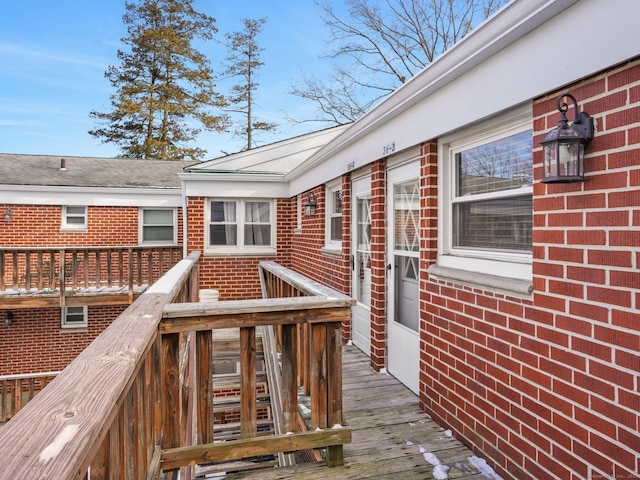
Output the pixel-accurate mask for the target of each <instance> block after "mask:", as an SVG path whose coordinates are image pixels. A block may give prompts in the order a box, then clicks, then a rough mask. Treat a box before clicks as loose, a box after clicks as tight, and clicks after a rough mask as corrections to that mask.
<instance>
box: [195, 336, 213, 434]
mask: <svg viewBox="0 0 640 480" xmlns="http://www.w3.org/2000/svg"><path fill="white" fill-rule="evenodd" d="M212 341H213V339H212V334H211V330H204V331H199V332H197V333H196V362H197V366H196V376H197V380H196V381H197V390H198V392H197V402H198V405H197V413H196V417H197V428H196V430H197V431H196V434H197V436H196V443H198V444H204V443H213V375H212V372H211V362H212V351H211V350H212Z"/></svg>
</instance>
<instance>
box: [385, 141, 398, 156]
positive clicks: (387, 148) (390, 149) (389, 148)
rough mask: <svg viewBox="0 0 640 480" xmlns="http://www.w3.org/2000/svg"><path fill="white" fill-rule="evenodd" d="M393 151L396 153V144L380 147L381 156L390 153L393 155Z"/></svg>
mask: <svg viewBox="0 0 640 480" xmlns="http://www.w3.org/2000/svg"><path fill="white" fill-rule="evenodd" d="M395 151H396V142H393V143H389V144H387V145H385V146H384V147H382V154H383V155H389V154H390V153H393V152H395Z"/></svg>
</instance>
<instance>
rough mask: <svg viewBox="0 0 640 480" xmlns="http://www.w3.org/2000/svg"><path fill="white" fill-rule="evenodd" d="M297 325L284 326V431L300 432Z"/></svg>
mask: <svg viewBox="0 0 640 480" xmlns="http://www.w3.org/2000/svg"><path fill="white" fill-rule="evenodd" d="M297 332H298V326H297V325H283V326H282V414H283V421H282V431H284V432H295V431H297V430H298V422H297V418H298V381H297V379H298V372H297V370H298V368H297V366H298V359H297V355H296V352H297V347H298V345H297V343H298V341H297V337H298V335H297Z"/></svg>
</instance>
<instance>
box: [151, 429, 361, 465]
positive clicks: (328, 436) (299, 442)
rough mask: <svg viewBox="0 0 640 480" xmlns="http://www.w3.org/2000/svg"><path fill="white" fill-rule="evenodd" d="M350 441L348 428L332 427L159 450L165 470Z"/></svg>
mask: <svg viewBox="0 0 640 480" xmlns="http://www.w3.org/2000/svg"><path fill="white" fill-rule="evenodd" d="M350 441H351V429H350V428H334V429H325V430H316V431H312V432H298V433H294V434H290V435H287V434H285V435H269V436H266V437H258V438H250V439H242V440H235V441H233V442H224V443H214V444H207V445H196V446H193V447H183V448H172V449H168V450H164V451H163V452H162V468H163V469H164V470H168V469H172V468H178V467H181V466H186V465H196V464H204V463H212V462H219V461H225V460H238V459H240V458H249V457H256V456H260V455H269V454H274V453H277V452H293V451H297V450H304V449H307V448H319V447H324V446H327V445H338V444H343V443H349V442H350Z"/></svg>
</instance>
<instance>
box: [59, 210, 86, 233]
mask: <svg viewBox="0 0 640 480" xmlns="http://www.w3.org/2000/svg"><path fill="white" fill-rule="evenodd" d="M62 229H63V230H86V229H87V207H71V206H64V207H62Z"/></svg>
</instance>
